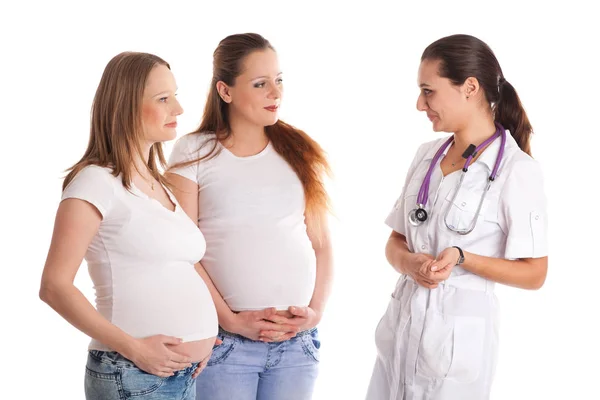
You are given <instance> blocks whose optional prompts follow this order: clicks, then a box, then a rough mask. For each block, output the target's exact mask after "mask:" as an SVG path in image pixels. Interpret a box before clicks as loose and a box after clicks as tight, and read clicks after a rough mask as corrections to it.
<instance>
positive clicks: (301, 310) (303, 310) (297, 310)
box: [288, 306, 308, 318]
mask: <svg viewBox="0 0 600 400" xmlns="http://www.w3.org/2000/svg"><path fill="white" fill-rule="evenodd" d="M288 310H289V312H291V313H292V314H294V315H295V316H296V317H300V318H307V317H308V307H295V306H290V308H288Z"/></svg>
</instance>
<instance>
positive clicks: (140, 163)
mask: <svg viewBox="0 0 600 400" xmlns="http://www.w3.org/2000/svg"><path fill="white" fill-rule="evenodd" d="M153 144H154V143H150V142H146V141H144V142H142V144H141V149H142V157H143V158H139V157H135V159H134V162H133V164H134V167H135V169H136V170H137V171H138V173H139V174H140V175H141V176H142V177H145V176H147V175H148V174H149V173H148V159H149V158H150V148H151V147H152V145H153Z"/></svg>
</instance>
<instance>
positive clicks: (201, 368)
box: [192, 338, 223, 379]
mask: <svg viewBox="0 0 600 400" xmlns="http://www.w3.org/2000/svg"><path fill="white" fill-rule="evenodd" d="M222 343H223V341H222V340H221V339H219V338H217V339H216V340H215V346H218V345H220V344H222ZM210 356H212V350H211V351H210V353H208V355H207V356H206V357H204V359H203V360H202V361H200V362H199V363H198V367H197V368H196V370H195V371H194V373H193V374H192V379H196V378H197V377H198V375H200V372H202V371H204V368H206V366H207V365H208V360H210Z"/></svg>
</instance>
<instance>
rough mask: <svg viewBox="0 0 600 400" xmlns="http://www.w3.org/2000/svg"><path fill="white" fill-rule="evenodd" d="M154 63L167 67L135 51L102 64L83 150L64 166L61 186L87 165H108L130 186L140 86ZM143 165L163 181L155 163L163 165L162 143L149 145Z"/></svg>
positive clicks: (139, 152)
mask: <svg viewBox="0 0 600 400" xmlns="http://www.w3.org/2000/svg"><path fill="white" fill-rule="evenodd" d="M157 65H164V66H166V67H167V68H169V69H171V67H170V66H169V64H168V63H167V62H166V61H165V60H163V59H162V58H160V57H158V56H155V55H153V54H148V53H137V52H124V53H121V54H118V55H116V56H115V57H113V59H112V60H110V62H109V63H108V64H107V65H106V68H105V69H104V73H103V74H102V78H101V79H100V83H99V85H98V88H97V89H96V95H95V96H94V102H93V104H92V113H91V114H92V115H91V121H90V139H89V142H88V147H87V150H86V151H85V153H84V155H83V157H81V159H80V160H79V161H78V162H77V163H76V164H75V165H73V166H72V167H71V168H69V169H68V170H67V171H68V174H67V176H66V177H65V180H64V182H63V190H64V189H65V188H66V187H67V185H68V184H69V182H71V180H73V178H74V177H75V176H76V175H77V173H79V171H81V170H82V169H83V168H84V167H86V166H88V165H98V166H101V167H109V168H111V169H112V174H113V175H114V176H118V175H119V174H123V175H122V181H123V186H125V187H126V188H127V189H130V188H131V177H132V169H133V168H135V166H134V157H135V156H136V155H137V156H139V157H142V149H141V146H140V144H141V141H142V140H143V137H144V136H143V135H144V133H143V130H142V120H141V115H142V111H141V110H142V101H143V96H144V87H145V86H146V80H147V79H148V75H150V71H152V69H153V68H154V67H155V66H157ZM147 166H148V170H149V172H150V173H151V174H152V176H153V177H154V178H155V179H157V180H158V181H159V182H161V183H163V184H166V181H165V180H164V178H163V177H162V175H161V173H160V171H159V169H158V167H159V166H160V167H162V168H163V169H164V168H165V167H166V160H165V156H164V153H163V147H162V143H155V144H153V145H152V147H151V148H150V157H149V158H148V165H147ZM138 172H139V171H138Z"/></svg>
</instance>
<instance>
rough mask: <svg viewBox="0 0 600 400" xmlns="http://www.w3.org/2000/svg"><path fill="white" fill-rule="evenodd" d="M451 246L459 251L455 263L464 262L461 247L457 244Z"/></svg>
mask: <svg viewBox="0 0 600 400" xmlns="http://www.w3.org/2000/svg"><path fill="white" fill-rule="evenodd" d="M452 247H454V248H455V249H458V253H459V256H458V261H456V265H460V264H462V263H464V262H465V253H463V251H462V249H461V248H460V247H458V246H452Z"/></svg>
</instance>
